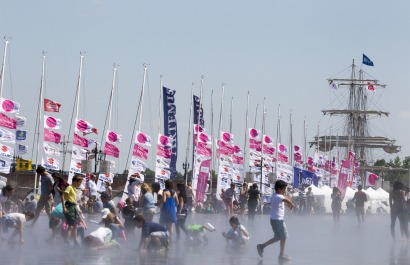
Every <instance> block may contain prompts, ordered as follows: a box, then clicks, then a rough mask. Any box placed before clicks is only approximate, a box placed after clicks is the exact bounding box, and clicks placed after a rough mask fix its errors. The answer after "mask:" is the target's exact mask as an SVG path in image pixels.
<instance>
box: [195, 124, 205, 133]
mask: <svg viewBox="0 0 410 265" xmlns="http://www.w3.org/2000/svg"><path fill="white" fill-rule="evenodd" d="M198 131H199V132H205V129H204V127H202V126H201V125H199V126H198V124H195V125H194V132H195V134H196V133H198Z"/></svg>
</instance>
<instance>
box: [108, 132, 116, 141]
mask: <svg viewBox="0 0 410 265" xmlns="http://www.w3.org/2000/svg"><path fill="white" fill-rule="evenodd" d="M107 138H108V140H109V141H110V142H112V143H115V142H117V141H118V135H117V134H116V133H115V132H109V133H108V136H107Z"/></svg>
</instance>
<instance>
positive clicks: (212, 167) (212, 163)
mask: <svg viewBox="0 0 410 265" xmlns="http://www.w3.org/2000/svg"><path fill="white" fill-rule="evenodd" d="M211 139H212V141H213V139H214V91H213V90H212V91H211ZM211 148H212V155H211V170H210V175H211V176H210V179H211V184H210V185H209V194H212V183H213V179H212V169H214V161H215V159H214V155H215V144H212V147H211ZM214 170H215V169H214ZM214 172H215V171H214Z"/></svg>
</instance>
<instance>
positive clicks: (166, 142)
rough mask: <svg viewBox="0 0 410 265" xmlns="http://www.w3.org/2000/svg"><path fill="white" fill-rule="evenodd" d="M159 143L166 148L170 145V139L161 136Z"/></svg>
mask: <svg viewBox="0 0 410 265" xmlns="http://www.w3.org/2000/svg"><path fill="white" fill-rule="evenodd" d="M159 142H160V143H161V144H162V145H165V146H167V145H169V139H168V137H167V136H165V135H161V136H160V137H159Z"/></svg>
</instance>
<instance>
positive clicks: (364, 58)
mask: <svg viewBox="0 0 410 265" xmlns="http://www.w3.org/2000/svg"><path fill="white" fill-rule="evenodd" d="M362 63H363V64H365V65H368V66H374V64H373V62H372V60H370V59H369V57H367V56H366V55H364V54H363V62H362Z"/></svg>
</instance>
